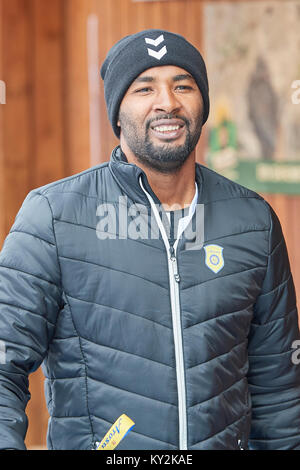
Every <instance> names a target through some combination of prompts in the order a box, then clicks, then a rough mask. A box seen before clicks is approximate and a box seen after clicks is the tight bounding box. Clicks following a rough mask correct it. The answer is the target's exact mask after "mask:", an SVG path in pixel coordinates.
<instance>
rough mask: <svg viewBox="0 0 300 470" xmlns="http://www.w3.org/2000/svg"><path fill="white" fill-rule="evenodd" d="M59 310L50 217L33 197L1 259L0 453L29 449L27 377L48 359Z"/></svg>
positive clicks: (43, 199)
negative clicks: (26, 411) (27, 434)
mask: <svg viewBox="0 0 300 470" xmlns="http://www.w3.org/2000/svg"><path fill="white" fill-rule="evenodd" d="M60 304H61V288H60V270H59V264H58V259H57V252H56V243H55V236H54V230H53V218H52V213H51V209H50V206H49V203H48V200H47V199H46V197H45V196H43V195H41V194H39V193H37V192H34V191H32V192H31V193H29V194H28V196H27V197H26V199H25V201H24V202H23V205H22V207H21V209H20V211H19V213H18V215H17V217H16V219H15V223H14V225H13V226H12V228H11V230H10V232H9V234H8V236H7V237H6V240H5V242H4V245H3V248H2V251H1V253H0V449H7V448H10V449H20V450H21V449H26V447H25V444H24V439H25V435H26V431H27V417H26V414H25V407H26V404H27V402H28V400H29V398H30V393H29V391H28V374H29V373H31V372H33V371H35V370H36V369H37V368H38V367H39V365H40V364H41V362H42V361H43V359H44V357H45V355H46V352H47V349H48V345H49V342H50V341H51V338H52V336H53V333H54V328H55V323H56V319H57V315H58V312H59V310H60Z"/></svg>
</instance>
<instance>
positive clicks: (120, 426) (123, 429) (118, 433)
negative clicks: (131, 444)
mask: <svg viewBox="0 0 300 470" xmlns="http://www.w3.org/2000/svg"><path fill="white" fill-rule="evenodd" d="M134 425H135V423H134V422H133V421H132V419H130V418H128V416H127V415H125V414H122V415H121V416H120V417H119V418H118V419H117V420H116V421H115V422H114V424H113V425H112V427H111V428H110V429H109V430H108V432H107V433H106V434H105V436H104V438H103V439H102V441H101V442H100V444H99V445H98V447H97V449H96V450H113V449H115V448H116V447H117V445H118V444H119V443H120V442H121V440H122V439H124V437H125V436H126V434H127V433H128V432H129V431H131V429H132V428H133V426H134Z"/></svg>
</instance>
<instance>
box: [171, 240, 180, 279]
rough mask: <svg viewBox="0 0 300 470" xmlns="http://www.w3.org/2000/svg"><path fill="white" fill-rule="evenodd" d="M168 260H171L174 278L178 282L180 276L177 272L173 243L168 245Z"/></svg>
mask: <svg viewBox="0 0 300 470" xmlns="http://www.w3.org/2000/svg"><path fill="white" fill-rule="evenodd" d="M170 255H171V256H170V260H171V261H172V268H173V274H174V279H175V281H176V282H180V276H179V274H178V270H177V260H176V255H175V250H174V247H173V245H172V246H170Z"/></svg>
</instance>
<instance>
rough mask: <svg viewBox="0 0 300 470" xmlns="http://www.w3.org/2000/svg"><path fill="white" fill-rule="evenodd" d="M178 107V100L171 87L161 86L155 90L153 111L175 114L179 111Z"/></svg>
mask: <svg viewBox="0 0 300 470" xmlns="http://www.w3.org/2000/svg"><path fill="white" fill-rule="evenodd" d="M180 107H181V105H180V102H179V100H178V98H177V96H176V95H175V93H174V92H173V90H172V89H170V88H169V87H162V88H160V89H159V90H158V91H157V93H156V95H155V100H154V103H153V109H154V111H156V112H165V113H167V114H175V113H176V112H178V111H179V109H180Z"/></svg>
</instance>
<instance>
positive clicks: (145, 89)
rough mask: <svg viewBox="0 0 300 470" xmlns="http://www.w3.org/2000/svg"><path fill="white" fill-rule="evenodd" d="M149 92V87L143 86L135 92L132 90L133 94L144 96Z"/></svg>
mask: <svg viewBox="0 0 300 470" xmlns="http://www.w3.org/2000/svg"><path fill="white" fill-rule="evenodd" d="M151 90H152V88H151V87H149V86H145V87H143V88H138V89H137V90H134V93H139V94H145V93H149V92H150V91H151Z"/></svg>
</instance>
